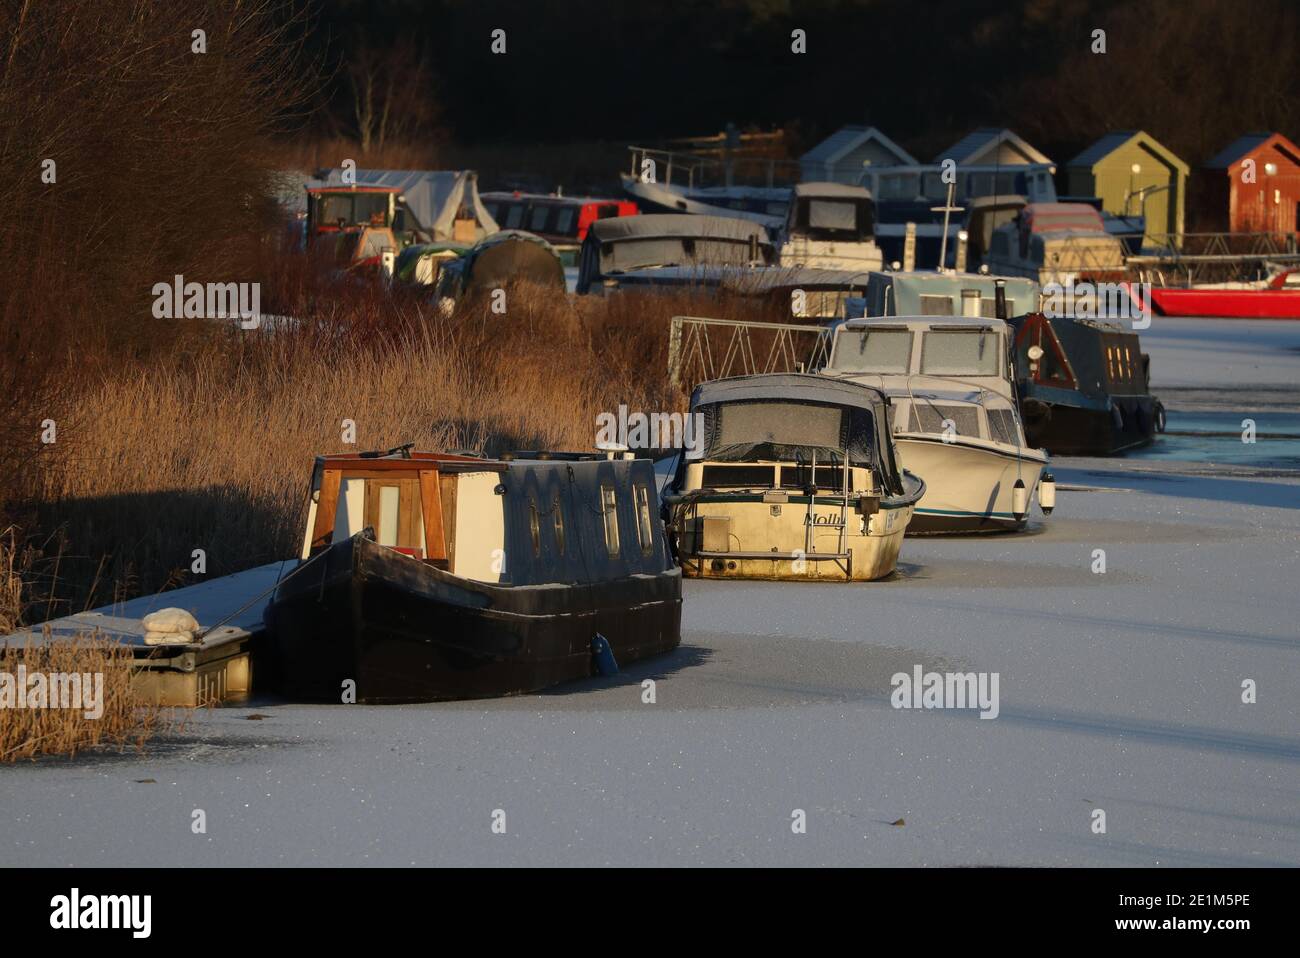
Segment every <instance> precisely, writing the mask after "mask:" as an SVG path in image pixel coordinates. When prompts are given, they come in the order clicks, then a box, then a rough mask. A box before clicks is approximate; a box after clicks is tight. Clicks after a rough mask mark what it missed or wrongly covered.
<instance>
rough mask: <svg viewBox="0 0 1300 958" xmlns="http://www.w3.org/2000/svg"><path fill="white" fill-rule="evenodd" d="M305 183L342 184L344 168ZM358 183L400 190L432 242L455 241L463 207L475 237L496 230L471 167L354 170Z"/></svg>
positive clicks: (309, 185) (480, 236) (330, 171)
mask: <svg viewBox="0 0 1300 958" xmlns="http://www.w3.org/2000/svg"><path fill="white" fill-rule="evenodd" d="M306 185H307V187H308V188H312V187H321V186H345V185H348V184H345V183H344V182H343V170H342V169H340V168H337V167H336V168H335V169H332V170H329V171H328V172H327V173H326V175H325V176H324V178H320V179H313V180H309V181H308V182H307V184H306ZM356 185H357V186H383V187H389V188H395V189H397V190H400V191H401V193H402V195H403V196H404V197H405V198H406V206H407V208H408V209H409V210H410V211H411V213H412V214H414V216H415V218H416V219H417V220H418V221H419V223H420V226H421V227H422V228H424V229H425V230H426V231H428V232H429V234H430V235H431V236H432V237H433V239H434V241H435V242H441V241H455V240H456V239H457V237H456V236H455V235H454V228H455V222H456V219H457V213H458V212H460V211H461V209H462V208H464V209H465V210H466V211H467V212H469V213H471V214H472V215H471V216H469V217H466V218H469V219H473V220H474V222H475V237H474V238H475V239H476V240H478V239H482V238H483V237H485V236H488V235H489V234H491V233H495V232H497V229H498V227H497V223H496V220H494V219H493V218H492V214H490V213H489V212H488V211H487V208H486V207H485V206H484V205H483V201H482V199H480V198H479V193H478V176H477V174H475V173H474V171H473V170H357V171H356Z"/></svg>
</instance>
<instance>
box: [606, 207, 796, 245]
mask: <svg viewBox="0 0 1300 958" xmlns="http://www.w3.org/2000/svg"><path fill="white" fill-rule="evenodd" d="M587 235H588V236H594V237H595V238H596V239H597V240H599V241H601V242H608V241H616V240H620V239H646V238H647V237H654V236H702V237H708V238H710V239H722V240H728V239H733V240H743V241H745V242H748V241H749V240H750V239H751V238H754V239H757V240H758V242H759V244H760V245H770V242H771V241H770V240H769V239H768V236H767V230H766V229H764V228H763V226H762V225H761V224H759V223H753V222H750V221H749V220H742V219H736V218H735V217H733V216H696V215H691V214H685V213H647V214H644V215H642V216H619V217H610V218H608V219H603V220H597V221H596V222H594V223H592V224H591V226H590V227H588V229H587Z"/></svg>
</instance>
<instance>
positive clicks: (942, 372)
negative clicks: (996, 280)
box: [822, 316, 1025, 446]
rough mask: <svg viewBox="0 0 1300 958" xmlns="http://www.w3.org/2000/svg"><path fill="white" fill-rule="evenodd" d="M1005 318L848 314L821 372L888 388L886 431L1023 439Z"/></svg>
mask: <svg viewBox="0 0 1300 958" xmlns="http://www.w3.org/2000/svg"><path fill="white" fill-rule="evenodd" d="M1009 342H1010V338H1009V330H1008V326H1007V324H1006V323H1005V322H1004V321H1002V320H1000V319H984V318H974V317H948V316H925V317H890V318H888V319H872V320H860V319H859V320H848V321H846V322H843V323H841V324H840V325H839V326H838V327H837V328H836V330H835V333H834V338H833V340H832V344H831V354H830V361H829V363H828V364H827V366H826V368H824V369H823V370H822V373H823V374H824V375H829V376H836V377H841V378H846V379H850V380H853V381H855V382H859V383H863V384H865V385H869V386H875V387H877V388H879V389H881V390H883V391H884V392H885V393H887V394H888V395H889V396H890V400H891V405H892V406H893V411H894V413H893V415H894V418H893V423H892V426H893V432H894V433H895V435H898V434H900V433H938V434H944V433H949V434H955V435H957V436H962V437H966V438H972V439H984V440H987V441H990V442H1000V443H1005V444H1008V445H1014V446H1023V445H1024V444H1025V440H1024V432H1023V429H1022V426H1021V423H1020V417H1019V414H1018V413H1017V411H1016V408H1015V398H1014V392H1013V387H1012V377H1013V375H1014V369H1013V366H1012V363H1011V356H1010V354H1009V352H1008V344H1009Z"/></svg>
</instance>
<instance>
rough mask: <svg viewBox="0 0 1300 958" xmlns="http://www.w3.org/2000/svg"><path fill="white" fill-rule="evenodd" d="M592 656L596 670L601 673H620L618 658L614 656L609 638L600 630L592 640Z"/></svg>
mask: <svg viewBox="0 0 1300 958" xmlns="http://www.w3.org/2000/svg"><path fill="white" fill-rule="evenodd" d="M591 657H592V659H593V660H594V662H595V664H596V671H597V672H599V673H600V674H601V675H617V674H618V660H617V659H615V658H614V650H613V649H611V648H610V647H609V639H607V638H605V637H604V636H603V635H601V634H600V633H599V632H597V633H596V637H595V638H594V639H592V640H591Z"/></svg>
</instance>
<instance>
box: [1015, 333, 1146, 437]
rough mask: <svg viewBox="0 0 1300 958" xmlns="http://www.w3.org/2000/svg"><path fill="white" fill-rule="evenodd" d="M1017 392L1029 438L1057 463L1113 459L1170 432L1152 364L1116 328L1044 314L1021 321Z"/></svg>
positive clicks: (1134, 336)
mask: <svg viewBox="0 0 1300 958" xmlns="http://www.w3.org/2000/svg"><path fill="white" fill-rule="evenodd" d="M1008 322H1009V323H1010V324H1011V326H1013V327H1014V328H1015V340H1014V349H1013V352H1014V355H1015V366H1016V388H1017V393H1018V395H1019V398H1020V414H1021V419H1022V420H1023V421H1024V424H1025V438H1026V440H1027V441H1028V442H1029V444H1030V445H1031V446H1037V447H1041V448H1044V449H1046V450H1047V451H1048V452H1050V453H1051V454H1052V455H1053V456H1111V455H1115V454H1117V453H1122V452H1125V451H1126V450H1129V449H1136V448H1138V447H1141V446H1145V445H1148V444H1149V443H1151V441H1152V440H1153V439H1154V438H1155V434H1156V433H1157V432H1163V431H1164V428H1165V408H1164V406H1163V405H1162V404H1161V402H1160V400H1159V399H1157V398H1156V397H1155V396H1153V395H1151V369H1150V366H1151V360H1150V357H1149V356H1148V355H1147V354H1146V353H1144V352H1142V348H1141V344H1140V343H1139V341H1138V334H1137V333H1135V332H1132V331H1131V330H1128V329H1125V328H1124V327H1123V326H1120V325H1118V324H1117V323H1109V322H1104V321H1101V320H1093V319H1082V318H1076V317H1071V316H1055V317H1048V316H1046V315H1044V314H1043V313H1030V314H1028V315H1025V316H1018V317H1016V318H1014V319H1010V320H1008Z"/></svg>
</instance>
